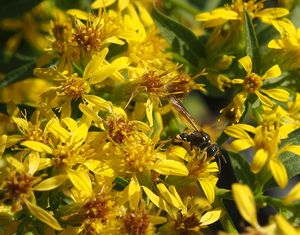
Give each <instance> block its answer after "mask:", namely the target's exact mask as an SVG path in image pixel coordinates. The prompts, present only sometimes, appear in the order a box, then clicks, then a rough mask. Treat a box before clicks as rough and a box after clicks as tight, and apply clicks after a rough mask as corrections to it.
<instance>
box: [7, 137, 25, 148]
mask: <svg viewBox="0 0 300 235" xmlns="http://www.w3.org/2000/svg"><path fill="white" fill-rule="evenodd" d="M21 140H23V136H21V135H9V136H8V137H7V141H6V148H9V147H11V146H13V145H15V144H17V143H19V142H20V141H21Z"/></svg>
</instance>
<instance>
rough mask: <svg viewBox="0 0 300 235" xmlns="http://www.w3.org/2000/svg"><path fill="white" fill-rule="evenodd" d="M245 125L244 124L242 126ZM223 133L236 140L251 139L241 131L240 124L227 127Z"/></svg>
mask: <svg viewBox="0 0 300 235" xmlns="http://www.w3.org/2000/svg"><path fill="white" fill-rule="evenodd" d="M244 125H245V124H244ZM224 132H225V133H226V134H227V135H230V136H231V137H234V138H237V139H251V137H250V136H249V134H248V133H247V132H246V131H244V130H243V129H241V126H240V124H236V125H232V126H227V127H226V128H225V130H224Z"/></svg>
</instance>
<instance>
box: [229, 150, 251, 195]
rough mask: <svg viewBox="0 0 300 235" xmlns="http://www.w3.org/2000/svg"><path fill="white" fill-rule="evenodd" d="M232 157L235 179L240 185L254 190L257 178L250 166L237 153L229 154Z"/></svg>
mask: <svg viewBox="0 0 300 235" xmlns="http://www.w3.org/2000/svg"><path fill="white" fill-rule="evenodd" d="M228 154H229V157H230V162H231V166H232V169H233V172H234V174H235V177H236V178H237V180H238V181H239V182H240V183H243V184H247V185H249V187H250V188H252V189H253V188H254V182H255V176H254V174H253V173H252V172H251V170H250V165H249V163H248V162H247V161H246V159H245V158H244V157H243V156H241V155H239V154H236V153H231V152H228Z"/></svg>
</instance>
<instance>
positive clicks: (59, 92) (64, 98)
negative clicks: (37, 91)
mask: <svg viewBox="0 0 300 235" xmlns="http://www.w3.org/2000/svg"><path fill="white" fill-rule="evenodd" d="M107 53H108V48H104V49H103V50H102V51H100V52H99V54H97V55H96V56H94V57H93V59H91V61H90V62H89V63H88V64H87V65H86V67H85V70H84V72H83V76H82V77H79V76H78V75H77V74H76V73H73V74H69V73H68V71H64V72H59V71H58V70H57V69H53V68H36V69H35V70H34V74H35V75H36V76H37V77H40V78H44V79H49V80H52V81H54V82H55V83H57V86H56V87H52V88H50V89H49V90H48V91H46V92H45V93H44V94H43V95H42V103H45V104H46V105H47V106H49V108H55V107H58V106H61V107H62V110H61V112H62V117H70V115H71V101H72V100H77V99H82V100H83V101H84V102H87V103H93V104H95V102H96V103H97V104H99V103H101V102H102V103H105V102H106V101H105V100H103V99H102V98H100V97H97V96H94V95H90V94H89V93H90V92H91V89H92V88H95V86H97V88H99V87H100V86H101V85H102V84H103V83H104V81H105V80H106V79H108V78H111V79H112V80H114V81H116V82H118V83H120V82H122V81H123V80H124V77H123V75H122V74H121V73H120V70H123V69H125V68H127V66H128V65H129V61H128V58H127V57H119V58H117V59H115V60H113V61H112V62H111V63H109V62H108V61H107V60H106V59H105V57H106V56H107Z"/></svg>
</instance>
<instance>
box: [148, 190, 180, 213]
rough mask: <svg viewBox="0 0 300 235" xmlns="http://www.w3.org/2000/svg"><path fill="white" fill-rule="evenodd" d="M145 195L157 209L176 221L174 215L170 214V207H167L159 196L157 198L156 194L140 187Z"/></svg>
mask: <svg viewBox="0 0 300 235" xmlns="http://www.w3.org/2000/svg"><path fill="white" fill-rule="evenodd" d="M142 188H143V190H144V192H145V194H146V195H147V197H148V198H149V199H150V201H151V202H152V203H153V204H154V205H155V206H157V207H158V208H160V209H162V210H164V211H166V212H168V213H169V215H170V216H171V217H172V218H173V219H176V214H174V213H172V209H171V208H170V206H168V204H167V203H166V202H165V201H164V200H163V199H161V198H160V197H159V196H157V195H156V194H154V193H153V192H152V191H151V190H150V189H148V188H147V187H145V186H142Z"/></svg>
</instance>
